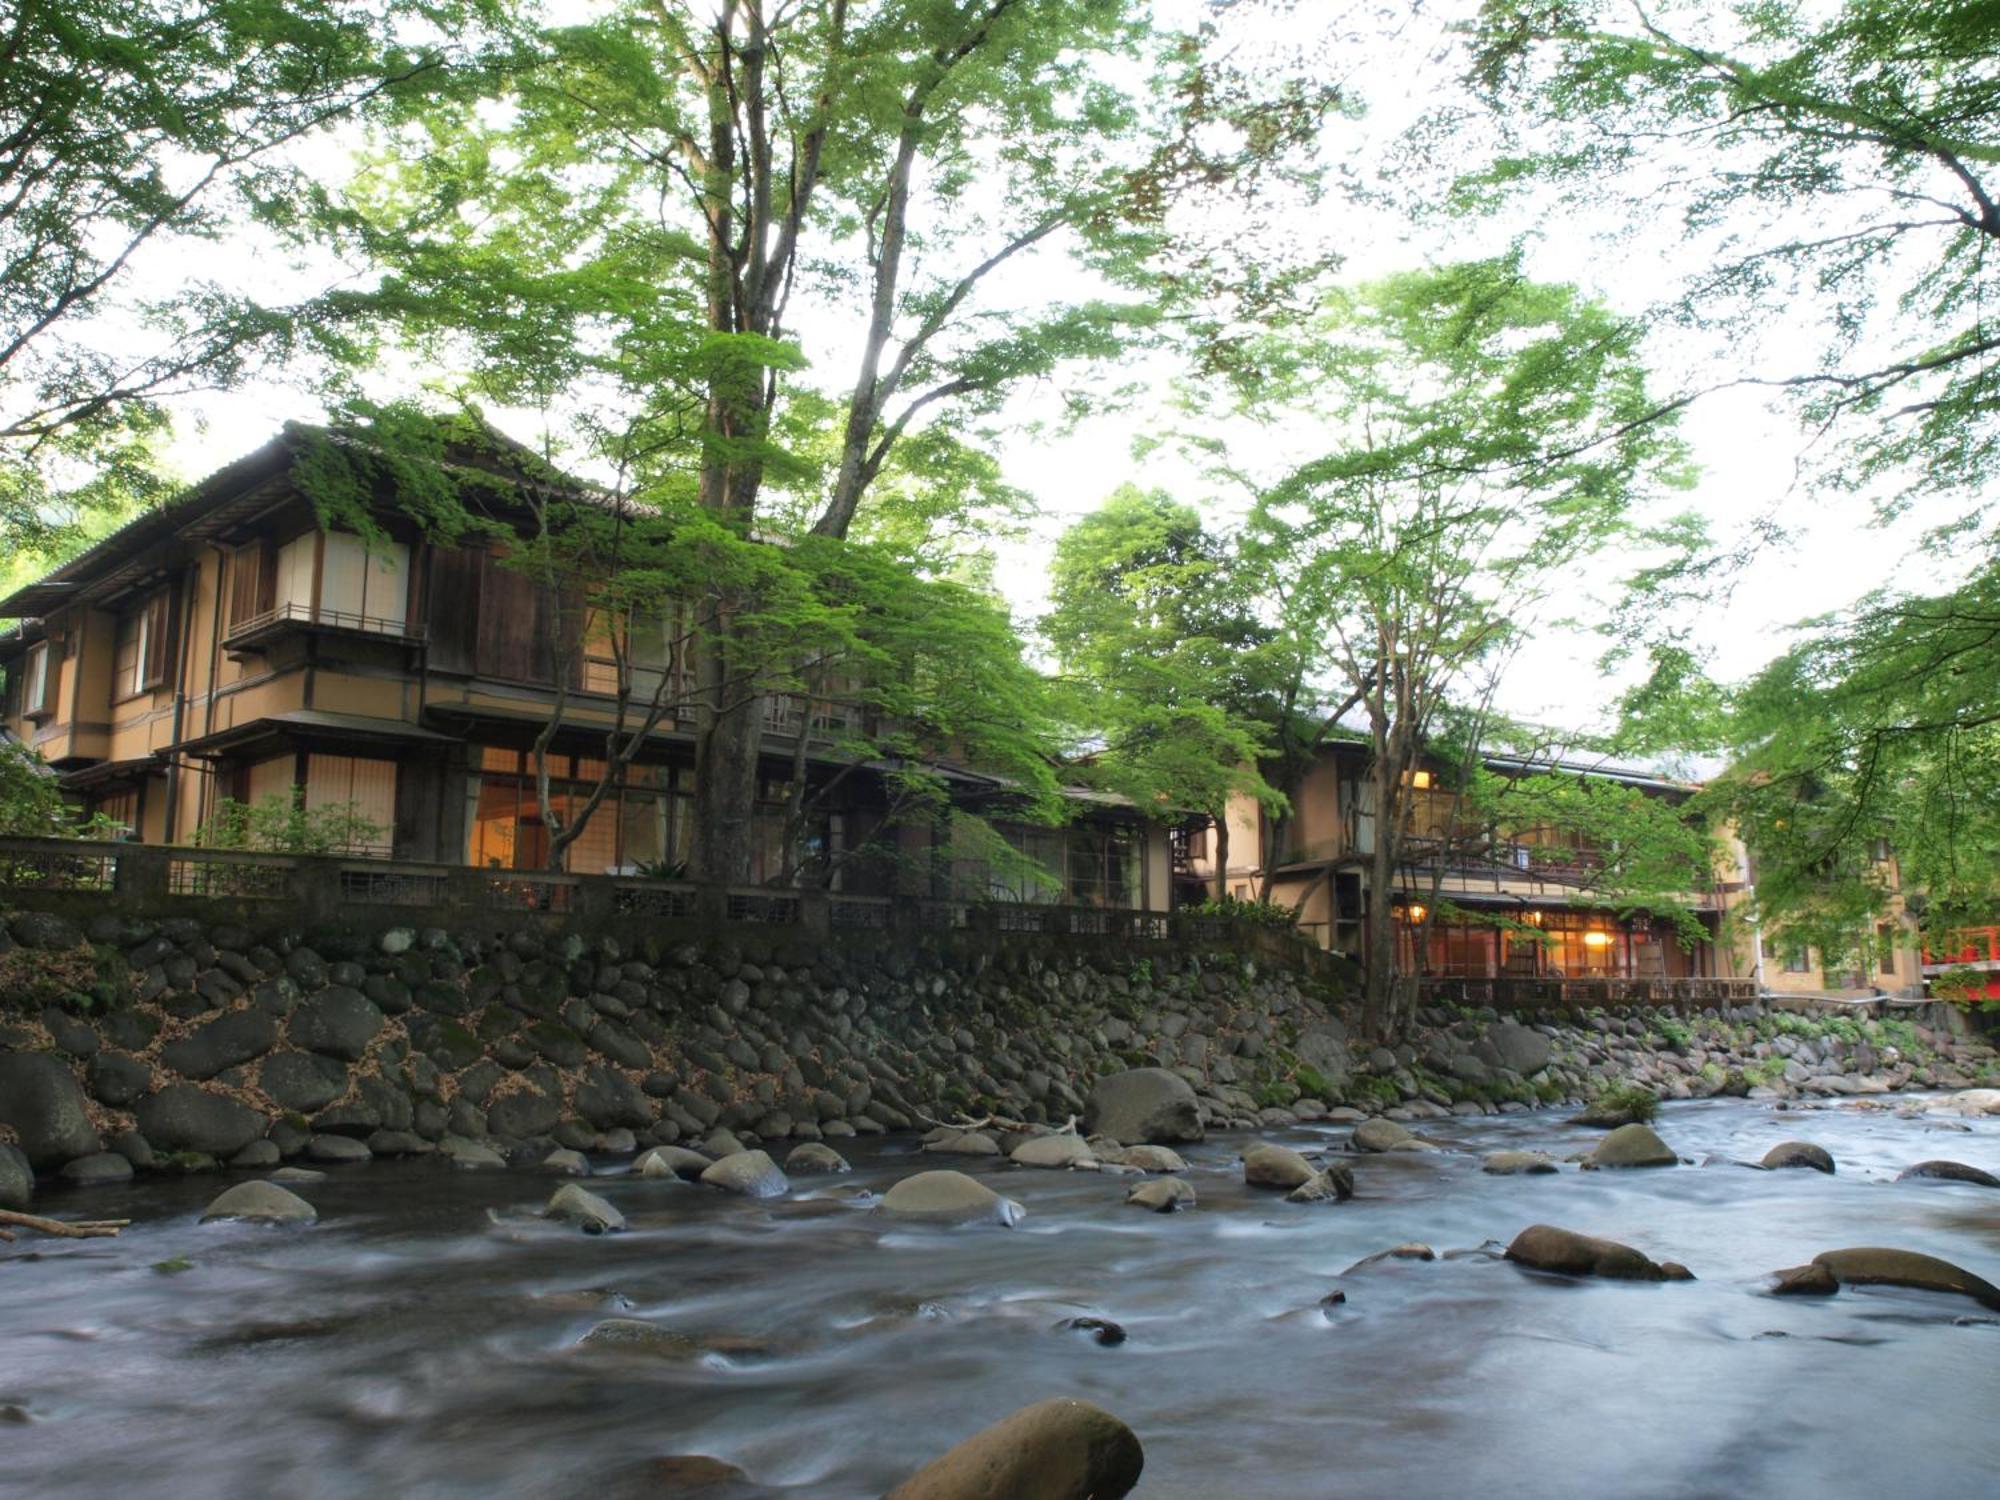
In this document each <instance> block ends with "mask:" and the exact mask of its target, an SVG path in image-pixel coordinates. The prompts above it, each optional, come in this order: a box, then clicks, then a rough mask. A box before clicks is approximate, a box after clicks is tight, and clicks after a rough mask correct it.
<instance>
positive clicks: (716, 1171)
mask: <svg viewBox="0 0 2000 1500" xmlns="http://www.w3.org/2000/svg"><path fill="white" fill-rule="evenodd" d="M701 1181H703V1182H705V1183H707V1184H708V1185H709V1186H710V1187H716V1188H721V1189H723V1190H724V1191H725V1192H731V1193H742V1194H743V1195H744V1196H746V1197H750V1198H775V1197H777V1196H778V1195H779V1194H780V1193H782V1192H784V1191H785V1190H786V1189H787V1188H789V1187H790V1186H791V1184H790V1183H789V1182H787V1181H786V1180H785V1174H784V1173H783V1172H781V1171H779V1170H778V1164H777V1163H776V1162H774V1161H772V1160H771V1158H770V1157H769V1156H768V1155H767V1154H765V1153H764V1152H762V1151H738V1152H735V1153H734V1154H732V1155H729V1156H725V1157H723V1158H722V1160H720V1161H716V1162H710V1163H709V1165H708V1166H707V1168H706V1169H705V1170H704V1171H703V1172H702V1174H701Z"/></svg>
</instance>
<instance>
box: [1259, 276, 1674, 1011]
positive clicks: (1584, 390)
mask: <svg viewBox="0 0 2000 1500" xmlns="http://www.w3.org/2000/svg"><path fill="white" fill-rule="evenodd" d="M1640 338H1641V329H1640V328H1639V327H1638V326H1637V325H1635V324H1634V323H1632V322H1630V321H1628V320H1624V319H1620V318H1617V317H1615V316H1614V315H1612V314H1611V313H1610V312H1608V311H1607V310H1606V309H1604V308H1603V307H1602V306H1600V305H1597V304H1595V303H1593V302H1591V301H1590V300H1589V299H1587V298H1586V297H1584V296H1583V295H1581V294H1580V293H1578V292H1577V291H1576V290H1575V289H1574V288H1571V287H1563V286H1547V285H1540V284H1536V283H1534V282H1531V281H1528V280H1526V279H1525V278H1524V277H1523V276H1522V274H1521V272H1520V268H1519V265H1518V263H1517V262H1516V261H1515V260H1514V259H1512V258H1511V257H1510V258H1503V259H1500V260H1495V261H1482V262H1473V263H1468V264H1465V265H1460V266H1453V267H1447V268H1444V269H1441V270H1438V271H1430V272H1412V273H1406V274H1403V275H1399V276H1394V277H1390V278H1387V279H1386V280H1384V281H1381V282H1378V283H1374V284H1372V285H1369V286H1365V287H1362V288H1359V289H1356V290H1353V291H1348V292H1342V293H1339V294H1337V295H1336V296H1334V297H1333V298H1332V299H1331V301H1330V305H1329V307H1328V309H1327V312H1326V314H1325V316H1324V317H1323V319H1322V320H1321V321H1320V322H1319V323H1318V325H1317V326H1315V327H1313V328H1311V329H1310V330H1308V331H1306V332H1305V333H1303V334H1299V335H1277V336H1274V337H1273V338H1272V339H1271V340H1270V341H1269V344H1268V346H1267V348H1266V349H1265V350H1264V351H1262V353H1263V358H1262V360H1261V368H1262V369H1264V370H1265V371H1266V372H1268V373H1267V376H1266V379H1265V382H1264V385H1263V389H1262V390H1261V391H1260V392H1259V393H1258V396H1257V401H1258V406H1259V409H1260V410H1261V411H1263V412H1264V413H1266V414H1267V415H1275V414H1277V413H1278V412H1281V411H1287V410H1297V409H1298V408H1300V407H1302V406H1304V405H1305V404H1306V403H1307V402H1310V409H1311V410H1313V411H1314V412H1316V413H1317V414H1319V415H1320V417H1321V420H1322V421H1323V422H1324V423H1325V426H1326V429H1327V431H1328V438H1329V440H1330V446H1329V448H1328V451H1327V452H1326V453H1325V454H1324V455H1323V456H1321V457H1318V458H1315V459H1312V460H1309V461H1308V462H1306V463H1303V464H1301V465H1298V466H1297V467H1296V468H1294V469H1293V470H1292V471H1291V472H1290V473H1288V474H1286V475H1284V476H1283V477H1282V478H1280V479H1279V480H1278V481H1277V482H1276V483H1275V484H1272V485H1271V486H1269V487H1268V488H1267V489H1266V491H1265V492H1264V493H1263V494H1262V495H1261V496H1260V497H1259V500H1258V503H1257V506H1256V508H1255V510H1254V512H1253V514H1252V516H1251V518H1250V521H1249V524H1248V527H1247V528H1246V529H1247V531H1248V532H1249V533H1250V535H1251V536H1253V537H1254V538H1255V544H1254V545H1255V547H1256V550H1257V552H1258V555H1259V556H1260V557H1261V558H1262V559H1264V560H1265V561H1266V564H1267V565H1268V566H1269V567H1271V568H1272V569H1273V570H1274V571H1275V572H1276V573H1277V574H1278V575H1279V576H1280V577H1281V579H1282V584H1281V587H1282V593H1283V596H1284V598H1285V601H1286V608H1287V610H1288V611H1289V612H1290V615H1291V618H1292V619H1294V620H1295V621H1298V622H1301V624H1303V622H1312V623H1313V628H1314V629H1315V630H1316V631H1317V633H1318V639H1319V641H1320V642H1321V651H1322V656H1321V658H1320V659H1321V660H1322V661H1323V662H1324V663H1325V664H1326V666H1327V668H1328V670H1329V676H1328V677H1327V678H1326V679H1325V680H1324V682H1323V684H1322V692H1323V695H1324V696H1325V697H1326V698H1328V699H1332V698H1334V697H1335V696H1336V695H1339V696H1342V697H1345V696H1348V695H1351V696H1352V698H1353V701H1354V703H1355V707H1356V711H1357V712H1358V714H1359V715H1360V717H1361V718H1362V719H1363V721H1364V722H1365V724H1366V733H1367V736H1368V746H1369V781H1370V792H1371V803H1370V806H1369V807H1368V808H1367V811H1368V813H1369V814H1371V815H1372V824H1373V827H1372V835H1371V836H1370V837H1369V839H1368V840H1367V841H1366V842H1367V846H1368V852H1369V860H1370V864H1369V869H1368V873H1367V880H1366V884H1367V887H1368V889H1369V891H1370V893H1371V899H1370V902H1369V908H1368V912H1367V917H1366V923H1367V939H1366V949H1367V966H1366V967H1367V974H1368V977H1367V999H1366V1010H1367V1016H1368V1020H1369V1023H1370V1024H1371V1026H1373V1027H1374V1028H1375V1029H1376V1030H1377V1031H1378V1032H1379V1033H1381V1034H1385V1035H1386V1034H1391V1033H1393V1032H1394V1031H1395V1030H1396V1029H1397V1028H1398V1026H1399V1025H1400V1024H1401V1023H1402V1022H1403V1021H1405V1020H1407V1018H1408V1016H1409V1014H1410V1012H1411V1008H1412V1001H1413V998H1414V995H1413V987H1412V986H1411V985H1410V984H1409V983H1408V982H1407V981H1399V976H1398V975H1397V973H1396V967H1397V960H1396V945H1395V930H1394V926H1393V913H1392V911H1391V909H1390V901H1389V899H1388V893H1389V892H1391V891H1392V890H1393V889H1395V885H1396V878H1397V872H1398V871H1399V870H1400V869H1401V868H1402V867H1403V866H1404V865H1405V863H1406V862H1407V861H1408V858H1409V856H1410V854H1411V853H1412V852H1420V851H1421V846H1422V841H1423V839H1424V838H1425V837H1426V836H1427V835H1426V832H1425V830H1424V829H1423V828H1421V827H1420V826H1419V825H1418V823H1417V821H1416V814H1417V810H1418V807H1419V799H1418V797H1417V795H1416V794H1417V793H1418V792H1419V791H1421V790H1423V788H1421V787H1419V785H1418V781H1419V777H1418V772H1419V771H1420V770H1422V769H1424V767H1425V763H1426V757H1427V755H1430V754H1431V743H1432V741H1433V740H1434V739H1442V738H1443V733H1442V732H1443V730H1444V729H1445V728H1446V720H1447V716H1448V715H1451V716H1454V717H1455V720H1456V722H1455V725H1454V726H1453V727H1454V729H1455V739H1456V741H1457V742H1458V744H1459V747H1460V754H1459V761H1460V765H1459V767H1458V768H1457V774H1456V777H1455V780H1456V782H1457V783H1459V784H1463V782H1465V781H1466V780H1468V779H1469V778H1470V774H1471V771H1472V768H1473V767H1475V766H1476V765H1477V764H1478V754H1479V746H1480V743H1481V740H1482V738H1483V735H1484V726H1485V721H1486V719H1487V717H1488V715H1489V713H1490V708H1491V703H1492V696H1493V692H1494V690H1495V686H1496V684H1497V674H1498V669H1499V668H1500V666H1502V665H1503V664H1504V661H1505V659H1506V657H1507V655H1508V654H1509V652H1510V649H1511V648H1512V647H1513V646H1514V645H1515V644H1516V643H1517V642H1519V641H1520V640H1521V639H1523V638H1524V637H1525V635H1526V634H1527V633H1528V632H1529V631H1530V630H1531V629H1532V628H1533V625H1534V623H1535V619H1536V616H1537V613H1538V612H1539V611H1540V610H1542V609H1543V608H1544V607H1545V606H1547V605H1549V604H1550V603H1551V602H1552V601H1560V602H1563V603H1565V604H1579V603H1582V602H1583V600H1582V599H1580V598H1576V597H1573V595H1576V594H1580V593H1582V592H1583V591H1584V590H1586V589H1587V588H1588V587H1590V586H1591V584H1592V583H1593V579H1592V578H1591V576H1590V573H1589V572H1588V570H1587V569H1586V567H1585V566H1584V565H1585V564H1586V563H1587V562H1588V560H1589V559H1591V558H1592V557H1593V556H1595V555H1596V554H1599V553H1601V552H1602V551H1603V550H1604V549H1605V548H1607V547H1609V546H1610V545H1611V544H1613V543H1614V542H1626V543H1629V542H1633V541H1635V540H1640V539H1644V538H1646V537H1648V536H1649V535H1650V533H1649V532H1648V531H1647V529H1646V527H1645V525H1644V521H1645V518H1646V510H1647V506H1648V505H1649V503H1650V502H1652V501H1653V500H1654V499H1655V498H1656V497H1657V495H1658V494H1659V493H1660V492H1661V491H1663V490H1665V489H1666V488H1668V487H1670V486H1671V485H1672V484H1673V483H1675V482H1676V481H1678V480H1679V479H1680V478H1681V477H1682V476H1681V474H1680V461H1681V455H1680V451H1679V449H1678V448H1677V446H1676V445H1675V443H1674V442H1673V441H1672V439H1671V436H1670V434H1669V432H1668V431H1667V429H1666V428H1665V427H1664V426H1663V425H1662V424H1660V423H1657V422H1653V421H1648V420H1645V417H1646V416H1647V414H1648V413H1650V412H1651V411H1652V410H1653V408H1654V404H1655V403H1654V401H1653V398H1652V396H1651V394H1650V392H1649V391H1648V390H1647V387H1646V378H1645V371H1644V368H1643V366H1642V365H1641V363H1640V360H1639V355H1638V348H1639V342H1640ZM1447 821H1449V820H1447Z"/></svg>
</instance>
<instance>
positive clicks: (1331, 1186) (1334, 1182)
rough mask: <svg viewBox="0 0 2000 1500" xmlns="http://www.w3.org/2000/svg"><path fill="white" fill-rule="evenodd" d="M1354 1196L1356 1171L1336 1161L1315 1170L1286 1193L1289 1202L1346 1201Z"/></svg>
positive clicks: (1286, 1199)
mask: <svg viewBox="0 0 2000 1500" xmlns="http://www.w3.org/2000/svg"><path fill="white" fill-rule="evenodd" d="M1353 1196H1354V1172H1353V1170H1352V1169H1351V1168H1350V1167H1348V1166H1347V1165H1346V1164H1345V1163H1343V1162H1335V1163H1334V1164H1333V1165H1332V1166H1329V1167H1327V1168H1326V1169H1325V1170H1324V1171H1320V1172H1315V1173H1313V1174H1312V1176H1310V1177H1308V1178H1307V1179H1306V1180H1305V1181H1304V1182H1302V1183H1300V1184H1299V1185H1298V1186H1297V1187H1295V1188H1293V1189H1292V1190H1291V1191H1290V1192H1289V1193H1287V1194H1285V1201H1286V1202H1287V1203H1345V1202H1346V1201H1347V1200H1348V1199H1349V1198H1352V1197H1353Z"/></svg>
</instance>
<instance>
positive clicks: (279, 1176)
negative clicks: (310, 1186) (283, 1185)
mask: <svg viewBox="0 0 2000 1500" xmlns="http://www.w3.org/2000/svg"><path fill="white" fill-rule="evenodd" d="M271 1181H273V1182H325V1181H326V1173H324V1172H320V1171H316V1170H315V1169H313V1168H312V1167H280V1168H278V1170H277V1171H275V1172H273V1173H272V1174H271Z"/></svg>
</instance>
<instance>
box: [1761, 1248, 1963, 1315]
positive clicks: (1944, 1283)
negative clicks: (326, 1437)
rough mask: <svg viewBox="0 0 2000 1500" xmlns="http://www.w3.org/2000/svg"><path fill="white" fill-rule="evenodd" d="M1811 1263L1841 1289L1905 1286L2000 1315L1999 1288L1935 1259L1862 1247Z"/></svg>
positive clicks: (1832, 1253) (1828, 1254)
mask: <svg viewBox="0 0 2000 1500" xmlns="http://www.w3.org/2000/svg"><path fill="white" fill-rule="evenodd" d="M1812 1263H1813V1264H1814V1265H1816V1266H1820V1267H1822V1268H1824V1269H1825V1270H1827V1271H1830V1272H1831V1273H1832V1274H1833V1277H1834V1279H1835V1280H1836V1281H1838V1282H1839V1283H1840V1284H1841V1285H1842V1286H1904V1287H1912V1288H1914V1289H1916V1290H1917V1291H1920V1292H1955V1293H1957V1294H1958V1295H1960V1296H1964V1297H1970V1298H1972V1299H1973V1300H1974V1301H1975V1302H1977V1303H1979V1304H1980V1305H1981V1306H1982V1307H1990V1308H1993V1309H1994V1310H1996V1311H2000V1287H1996V1286H1995V1285H1993V1283H1992V1282H1990V1281H1987V1280H1985V1279H1984V1278H1983V1277H1979V1276H1975V1275H1973V1274H1972V1272H1970V1271H1968V1270H1966V1269H1965V1268H1964V1267H1963V1266H1955V1265H1953V1264H1952V1263H1951V1262H1950V1261H1948V1260H1939V1259H1938V1258H1937V1257H1936V1256H1934V1255H1919V1254H1918V1253H1917V1252H1916V1251H1914V1250H1885V1249H1880V1248H1875V1247H1863V1248H1856V1249H1852V1250H1827V1251H1824V1252H1822V1253H1821V1254H1819V1255H1815V1256H1814V1257H1813V1258H1812ZM1779 1274H1780V1275H1783V1274H1785V1273H1783V1272H1780V1273H1779Z"/></svg>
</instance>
